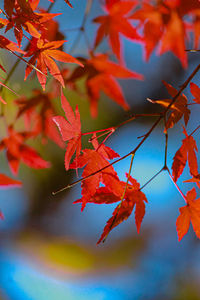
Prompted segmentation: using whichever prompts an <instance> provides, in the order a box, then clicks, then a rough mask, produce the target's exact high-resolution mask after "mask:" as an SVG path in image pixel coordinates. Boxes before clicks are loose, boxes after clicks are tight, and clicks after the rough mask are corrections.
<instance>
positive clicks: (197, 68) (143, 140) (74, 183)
mask: <svg viewBox="0 0 200 300" xmlns="http://www.w3.org/2000/svg"><path fill="white" fill-rule="evenodd" d="M199 70H200V64H199V65H198V66H197V67H196V68H195V69H194V71H193V72H192V73H191V75H190V76H189V77H188V78H187V79H186V80H185V82H184V83H183V84H182V86H181V87H180V89H179V91H178V92H177V93H176V95H175V96H174V97H173V98H172V101H171V103H170V104H169V105H168V106H167V107H166V109H165V110H164V112H163V114H162V115H160V116H159V118H158V119H157V120H156V121H155V123H154V124H153V125H152V127H151V128H150V129H149V131H148V132H147V133H146V134H145V135H144V137H143V139H142V140H141V141H140V143H139V144H138V145H137V146H136V147H135V148H134V149H133V150H132V151H130V152H129V153H127V154H126V155H124V156H122V157H120V158H119V159H117V160H115V161H114V162H112V163H110V164H108V165H107V166H105V167H103V168H101V169H99V170H98V171H96V172H93V173H91V174H90V175H88V176H86V177H83V178H80V179H79V180H77V181H74V182H73V183H71V184H69V185H67V186H65V187H64V188H62V189H60V190H58V191H56V192H52V194H53V195H56V194H58V193H59V192H62V191H64V190H66V189H69V188H71V187H73V186H75V185H76V184H78V183H80V182H82V181H84V180H86V179H88V178H90V177H92V176H94V175H96V174H97V173H100V172H102V171H103V170H105V169H107V168H109V167H110V166H112V165H114V164H116V163H118V162H120V161H121V160H123V159H125V158H127V157H128V156H130V155H132V154H135V153H136V151H137V150H138V149H139V148H140V147H141V146H142V144H143V143H144V142H145V141H146V139H147V138H148V137H149V136H150V134H151V133H152V132H153V130H154V129H155V128H156V126H157V125H158V124H159V123H160V121H161V120H162V119H163V117H164V116H165V115H166V113H167V112H168V111H169V109H170V108H171V106H172V105H173V104H174V102H175V101H176V100H177V99H178V97H179V96H180V94H181V93H182V92H183V91H184V89H185V88H186V87H187V85H188V84H189V83H190V81H191V80H192V78H193V77H194V76H195V75H196V73H197V72H198V71H199Z"/></svg>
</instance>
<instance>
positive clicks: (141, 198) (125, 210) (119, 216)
mask: <svg viewBox="0 0 200 300" xmlns="http://www.w3.org/2000/svg"><path fill="white" fill-rule="evenodd" d="M129 181H130V184H128V186H127V189H126V193H125V196H124V199H123V201H122V202H120V204H118V206H117V207H116V208H115V210H114V212H113V216H112V217H111V218H110V219H109V220H108V221H107V224H106V226H105V228H104V231H103V233H102V235H101V237H100V239H99V241H98V242H97V244H99V243H100V242H101V241H103V240H104V239H105V238H106V236H107V235H108V234H109V232H110V231H111V230H112V229H113V228H114V227H116V226H117V225H119V224H120V223H122V222H123V221H125V220H126V219H128V217H129V216H130V215H131V213H132V211H133V208H134V206H135V224H136V228H137V232H138V233H139V231H140V227H141V223H142V220H143V218H144V215H145V202H147V199H146V196H145V194H144V193H143V192H142V191H140V184H139V183H138V182H137V181H136V180H135V179H134V178H132V177H131V176H130V178H129ZM119 185H120V186H121V192H120V195H119V196H116V195H115V194H113V193H111V192H109V191H108V190H107V189H105V188H104V190H102V189H103V188H99V189H98V190H97V192H96V194H95V195H94V196H93V197H92V199H93V201H91V202H94V203H98V200H99V199H100V203H103V202H102V200H103V198H105V202H104V203H107V204H108V203H113V202H117V201H121V197H122V195H123V192H124V189H125V186H126V183H125V182H122V181H120V182H119ZM100 193H101V196H100Z"/></svg>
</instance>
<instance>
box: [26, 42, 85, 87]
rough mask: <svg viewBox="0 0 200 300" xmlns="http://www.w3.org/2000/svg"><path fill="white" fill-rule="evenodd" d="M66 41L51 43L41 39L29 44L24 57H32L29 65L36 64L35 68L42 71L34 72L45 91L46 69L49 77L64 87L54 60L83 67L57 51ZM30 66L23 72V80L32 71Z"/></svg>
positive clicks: (70, 57) (67, 55)
mask: <svg viewBox="0 0 200 300" xmlns="http://www.w3.org/2000/svg"><path fill="white" fill-rule="evenodd" d="M65 42H66V41H64V40H62V41H52V42H46V41H45V40H43V39H35V38H33V39H32V42H31V44H30V47H29V49H28V51H27V53H26V55H25V56H27V57H28V56H32V57H31V59H30V60H29V63H31V64H32V65H35V64H36V62H37V68H38V69H39V70H40V71H42V73H40V72H38V71H36V73H37V77H38V80H39V82H40V84H41V86H42V88H43V90H45V85H46V79H47V69H48V70H49V72H50V73H51V75H52V76H53V77H54V78H55V79H57V80H58V81H59V82H60V83H61V85H62V86H63V87H64V80H63V77H62V75H61V73H60V70H59V68H58V66H57V65H56V63H55V61H54V59H56V60H58V61H61V62H65V63H76V64H79V65H81V66H83V65H82V64H81V63H80V62H79V61H78V60H77V59H76V58H74V57H73V56H71V55H69V54H67V53H65V52H63V51H61V50H57V48H60V47H61V46H62V45H63V44H64V43H65ZM32 70H33V69H32V67H31V66H29V65H28V66H27V67H26V71H25V79H24V80H26V78H27V77H28V75H29V74H30V73H31V71H32Z"/></svg>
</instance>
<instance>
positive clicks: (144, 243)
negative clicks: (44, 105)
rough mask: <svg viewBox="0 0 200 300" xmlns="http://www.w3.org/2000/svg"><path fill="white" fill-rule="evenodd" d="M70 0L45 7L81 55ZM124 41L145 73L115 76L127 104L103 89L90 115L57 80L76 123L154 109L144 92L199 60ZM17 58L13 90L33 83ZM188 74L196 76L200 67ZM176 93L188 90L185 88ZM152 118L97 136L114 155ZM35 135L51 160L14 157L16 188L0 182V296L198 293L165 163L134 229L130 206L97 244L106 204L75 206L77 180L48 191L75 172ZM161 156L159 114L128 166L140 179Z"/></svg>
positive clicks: (199, 272)
mask: <svg viewBox="0 0 200 300" xmlns="http://www.w3.org/2000/svg"><path fill="white" fill-rule="evenodd" d="M73 2H74V3H73V4H74V8H73V9H71V8H69V7H68V6H67V5H66V3H65V2H64V1H61V0H58V1H57V2H56V4H55V5H54V6H53V8H52V10H51V12H56V13H63V15H61V16H59V17H57V20H58V21H59V26H60V31H61V32H62V33H63V34H64V35H65V36H66V39H67V40H68V42H67V43H66V46H65V51H66V52H69V51H70V49H72V50H73V53H72V54H73V56H83V57H86V55H87V47H86V45H85V41H84V39H83V38H82V37H81V38H80V40H79V42H78V43H77V42H76V44H75V45H76V46H75V47H74V46H73V43H74V41H75V40H76V38H77V35H78V34H79V31H76V30H69V29H74V28H77V27H79V26H80V24H81V22H82V18H83V11H84V10H85V7H86V1H73ZM99 3H100V1H93V5H92V9H91V13H90V15H89V17H88V20H87V23H86V32H87V35H88V37H89V42H90V44H92V42H93V39H94V34H95V32H96V28H97V27H96V25H95V24H92V23H91V21H92V19H93V18H94V17H95V16H97V15H99V14H100V13H99V11H100V9H101V8H100V6H99ZM41 6H42V7H43V8H47V7H48V3H47V1H46V0H45V1H41ZM123 43H124V54H125V59H126V65H127V66H128V68H130V69H132V70H134V71H136V72H138V73H141V74H143V75H144V77H145V79H144V81H135V80H129V81H120V84H121V86H122V88H123V91H124V95H125V97H126V100H127V102H128V103H129V105H130V106H131V111H130V112H124V111H123V110H122V109H121V108H120V107H119V106H117V105H116V104H115V103H113V102H112V101H111V100H109V99H108V98H107V97H106V96H105V95H103V94H102V97H101V101H100V102H99V113H98V117H97V118H96V119H92V118H91V116H90V113H89V105H88V101H87V99H85V97H84V95H82V96H81V95H78V94H77V93H75V92H74V91H71V90H69V89H68V88H66V90H65V95H66V97H67V99H68V100H69V102H70V103H71V105H72V106H73V107H75V105H76V104H78V106H79V110H80V114H81V117H82V119H81V122H82V127H83V131H84V132H86V131H92V130H97V129H102V128H106V127H109V126H112V125H115V124H118V123H120V122H122V121H124V120H125V119H127V118H128V117H129V116H130V115H131V113H148V112H155V111H160V108H159V107H158V106H157V105H153V104H151V103H149V102H148V101H146V98H147V97H148V98H152V99H161V98H163V99H164V98H167V97H168V94H167V92H166V89H165V87H164V85H163V84H162V80H165V81H167V82H168V83H170V84H172V85H173V86H174V87H176V88H178V87H179V86H180V85H181V84H182V83H183V82H184V80H185V79H186V78H187V77H188V75H189V74H190V73H191V72H192V71H193V69H194V68H195V66H196V65H197V64H198V61H199V54H198V53H189V55H188V61H189V67H188V69H185V70H184V69H182V67H181V64H180V62H179V60H178V59H176V58H175V57H174V56H173V54H171V53H166V54H164V55H162V56H161V57H158V56H156V55H155V54H153V55H152V56H151V58H150V60H149V62H144V60H143V48H142V45H141V44H135V43H131V42H130V41H128V40H126V39H123ZM107 48H108V45H107V44H106V43H103V44H102V45H101V46H100V47H99V52H100V51H102V50H103V49H107ZM2 60H3V61H4V62H6V64H10V67H12V64H13V63H14V58H13V57H11V58H10V56H9V60H8V57H7V56H3V57H2ZM24 67H25V66H24V65H23V64H20V65H19V66H18V68H17V70H16V72H15V73H14V75H13V77H12V79H11V80H10V86H11V87H12V88H13V89H14V90H17V92H18V93H19V94H26V93H30V90H31V88H33V87H34V88H39V84H38V83H37V81H36V80H35V79H33V80H29V81H26V82H24V81H23V77H24ZM193 82H195V83H196V84H200V77H199V74H198V75H197V76H196V77H195V79H194V80H193ZM4 93H7V91H4ZM185 94H186V96H188V98H189V99H190V100H191V94H190V92H189V88H187V89H186V90H185ZM8 105H9V104H8ZM10 105H12V103H10ZM58 107H60V102H59V100H58ZM60 111H61V109H60ZM199 113H200V110H199V108H196V107H195V109H192V118H191V120H190V122H189V124H188V131H189V132H190V131H191V130H193V129H194V128H195V127H196V126H197V125H198V122H199ZM154 120H155V119H154V118H141V119H139V120H136V121H134V122H132V123H130V124H127V125H125V126H123V127H122V128H120V129H119V130H117V131H116V132H115V134H113V135H112V136H111V137H110V138H109V139H108V141H107V144H106V145H107V146H111V147H112V148H113V149H114V150H115V151H116V152H118V153H119V154H120V155H121V156H123V155H125V154H126V153H128V152H130V151H131V150H132V149H133V148H134V147H135V145H137V143H138V136H142V135H143V134H145V133H146V131H147V130H148V129H149V128H150V127H151V126H152V124H153V122H154ZM181 131H182V129H181V124H178V125H177V126H175V128H174V129H172V130H170V131H169V151H168V165H169V166H170V167H171V165H172V160H173V156H174V154H175V152H176V150H177V149H178V148H179V147H180V145H181V140H182V139H183V135H182V134H180V132H181ZM197 134H198V133H197ZM197 141H198V142H199V139H197ZM34 145H37V147H38V149H39V151H40V152H41V153H42V154H43V157H44V158H45V159H46V160H49V161H51V162H52V168H51V169H48V170H39V171H34V170H32V169H29V168H28V167H26V166H24V165H21V167H20V179H21V180H22V181H23V183H24V184H23V188H22V189H10V190H3V189H1V190H0V208H1V211H2V212H3V214H4V216H5V219H4V220H3V221H1V222H0V244H1V247H0V299H2V300H7V299H11V300H43V299H45V300H46V299H48V300H55V299H59V300H66V299H69V300H85V299H87V300H90V299H95V300H107V299H115V300H118V299H119V300H143V299H145V300H150V299H151V300H153V299H154V300H155V299H166V300H167V299H173V300H179V299H180V300H182V299H187V300H189V299H191V300H196V299H200V263H199V262H200V244H199V240H198V239H197V238H196V236H195V234H194V232H193V230H192V228H190V231H189V233H188V234H187V235H186V236H185V237H184V238H183V240H182V241H181V242H178V239H177V233H176V218H177V217H178V215H179V210H178V209H179V207H181V206H183V205H185V204H184V201H183V199H182V198H181V196H180V195H179V193H178V192H177V190H176V189H175V187H174V185H173V184H172V182H171V181H170V178H169V176H168V174H167V173H165V172H162V173H161V174H160V175H159V176H157V177H156V179H155V180H153V181H152V182H151V183H150V184H149V185H147V186H146V187H145V188H144V190H143V191H144V193H145V194H146V196H147V199H148V204H147V205H146V215H145V217H144V220H143V223H142V226H141V232H140V234H139V235H138V234H137V232H136V227H135V220H134V214H133V215H131V216H130V218H129V219H128V220H127V221H125V222H123V223H122V224H121V225H119V226H118V227H117V228H115V229H114V230H113V231H112V232H111V233H110V235H109V237H108V239H107V240H106V242H105V243H104V244H101V245H98V246H97V245H96V242H97V240H98V239H99V237H100V235H101V233H102V230H103V228H104V226H105V224H106V221H107V220H108V219H109V218H110V216H111V214H112V211H113V210H114V208H115V205H93V204H90V205H87V206H86V208H85V210H84V212H81V210H80V205H79V204H73V201H75V200H76V199H78V198H80V196H81V194H80V192H81V189H80V185H76V186H75V187H74V188H72V189H70V190H68V191H67V192H62V193H60V194H58V195H56V196H52V191H55V190H58V189H59V188H62V187H63V186H65V185H67V184H68V183H69V182H72V181H73V180H75V179H76V175H75V173H74V172H73V171H69V172H66V171H65V169H64V153H65V151H64V150H63V149H60V148H59V147H58V146H56V145H55V144H53V142H48V143H47V144H45V145H41V143H40V141H36V142H35V144H34ZM0 160H1V170H2V171H3V172H5V173H7V174H8V175H10V173H9V172H10V171H9V170H8V168H7V162H6V160H5V156H4V155H3V154H2V153H1V154H0ZM163 160H164V134H163V124H160V127H159V126H158V127H157V128H156V129H155V130H154V132H153V133H152V135H151V137H150V138H149V139H148V140H147V141H146V142H145V143H144V145H143V146H142V147H141V148H140V150H139V151H138V152H137V155H136V157H135V159H134V164H133V169H132V176H133V177H134V178H136V179H137V180H138V181H139V182H140V184H141V185H143V184H144V183H145V182H147V181H148V180H149V179H150V178H151V177H152V176H153V175H154V174H155V173H156V172H157V171H159V170H160V169H161V168H162V166H163ZM129 164H130V158H127V159H126V160H123V161H121V162H120V163H119V164H117V165H115V169H116V171H117V172H118V175H119V177H120V179H121V180H125V172H127V171H128V169H129ZM188 174H189V173H188V168H187V167H186V169H185V170H184V173H183V175H182V177H181V179H180V180H179V181H178V184H179V186H180V188H181V189H182V191H183V192H184V193H185V192H186V191H187V190H189V189H191V188H192V187H193V184H192V183H182V181H183V180H186V179H189V177H188Z"/></svg>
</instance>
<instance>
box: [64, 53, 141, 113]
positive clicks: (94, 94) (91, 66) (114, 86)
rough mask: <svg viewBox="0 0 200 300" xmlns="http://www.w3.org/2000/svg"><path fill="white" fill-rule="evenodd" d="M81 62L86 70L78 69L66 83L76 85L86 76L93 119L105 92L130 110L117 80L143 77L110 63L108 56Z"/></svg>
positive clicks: (101, 55)
mask: <svg viewBox="0 0 200 300" xmlns="http://www.w3.org/2000/svg"><path fill="white" fill-rule="evenodd" d="M81 61H83V64H84V66H85V67H84V70H83V69H82V68H80V67H78V68H76V69H75V70H74V72H73V73H72V74H71V75H70V76H69V77H68V78H67V79H66V82H67V83H73V84H74V82H75V80H77V79H79V78H82V77H83V76H86V88H87V93H88V96H89V101H90V110H91V115H92V116H93V117H96V115H97V104H98V100H99V97H100V91H103V92H104V93H105V94H106V95H107V96H108V97H110V98H111V99H112V100H113V101H115V102H116V103H117V104H119V105H120V106H122V107H123V108H124V109H125V110H127V109H129V106H128V104H127V103H126V101H125V99H124V96H123V93H122V90H121V87H120V85H119V84H118V82H117V81H116V79H115V78H120V79H125V78H128V79H132V78H133V79H138V80H142V79H143V76H142V75H140V74H138V73H135V72H132V71H131V70H129V69H127V68H125V67H122V66H120V65H118V64H116V63H114V62H112V61H110V60H109V59H108V55H106V54H98V55H95V56H94V55H93V56H92V58H90V59H88V60H85V59H81Z"/></svg>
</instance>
